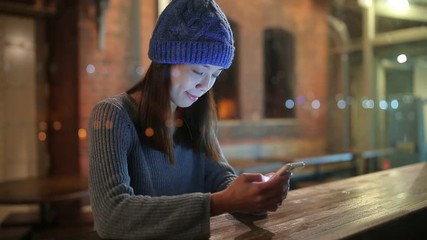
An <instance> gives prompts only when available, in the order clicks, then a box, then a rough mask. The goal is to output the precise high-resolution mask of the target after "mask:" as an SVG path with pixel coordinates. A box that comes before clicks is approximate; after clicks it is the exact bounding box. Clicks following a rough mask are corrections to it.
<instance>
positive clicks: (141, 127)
mask: <svg viewBox="0 0 427 240" xmlns="http://www.w3.org/2000/svg"><path fill="white" fill-rule="evenodd" d="M171 66H172V65H170V64H160V63H156V62H152V63H151V65H150V67H149V68H148V71H147V73H146V75H145V76H144V78H143V79H142V81H140V82H138V83H137V84H136V85H134V86H133V87H132V88H130V89H129V90H128V91H127V93H128V94H131V93H136V92H139V93H140V96H141V97H140V102H139V109H138V110H139V113H138V118H137V123H136V127H137V129H138V132H139V138H140V141H141V144H147V145H149V146H151V147H153V148H155V149H157V150H159V151H161V152H163V153H165V154H166V155H167V156H168V157H169V161H170V163H171V164H174V163H175V162H176V159H175V155H174V151H173V145H174V141H175V143H176V144H184V145H187V146H189V147H191V148H193V149H195V150H196V151H199V152H200V153H204V154H206V155H207V156H208V157H210V158H211V159H213V160H215V161H219V160H222V159H223V156H222V154H221V150H220V147H219V144H218V140H217V138H216V130H217V125H216V124H217V112H216V106H215V101H214V98H213V92H212V90H210V91H208V92H207V93H206V94H204V95H203V96H202V97H200V98H199V99H198V100H197V101H196V102H195V103H193V104H192V105H191V106H190V107H187V108H180V107H177V109H176V113H175V119H171V118H172V116H171V111H170V110H171V105H170V101H171V100H170V86H171V76H170V70H171ZM171 121H175V122H176V123H177V124H176V127H177V129H176V131H175V133H174V135H173V136H171V133H170V122H171Z"/></svg>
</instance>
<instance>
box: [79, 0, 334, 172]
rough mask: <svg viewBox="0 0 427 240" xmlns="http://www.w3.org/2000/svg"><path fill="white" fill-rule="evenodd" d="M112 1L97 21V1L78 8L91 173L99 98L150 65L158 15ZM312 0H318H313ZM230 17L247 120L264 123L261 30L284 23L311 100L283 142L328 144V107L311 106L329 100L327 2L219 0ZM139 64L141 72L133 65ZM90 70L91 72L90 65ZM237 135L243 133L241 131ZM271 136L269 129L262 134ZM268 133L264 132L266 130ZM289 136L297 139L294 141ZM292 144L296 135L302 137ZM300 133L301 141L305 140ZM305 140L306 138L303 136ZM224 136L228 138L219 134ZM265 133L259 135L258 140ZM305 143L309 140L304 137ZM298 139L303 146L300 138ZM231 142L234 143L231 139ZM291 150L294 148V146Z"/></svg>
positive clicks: (148, 2) (145, 4)
mask: <svg viewBox="0 0 427 240" xmlns="http://www.w3.org/2000/svg"><path fill="white" fill-rule="evenodd" d="M137 2H138V1H130V0H129V1H119V0H110V1H109V6H108V9H107V10H106V12H105V14H106V15H105V16H106V17H105V21H104V22H103V23H102V22H98V15H99V10H98V9H97V7H96V6H95V5H94V1H91V0H80V1H79V6H78V12H79V15H78V46H79V47H78V75H77V76H78V118H79V120H78V128H79V129H81V133H82V134H83V135H81V137H80V140H79V149H80V150H79V159H80V160H79V164H80V169H81V170H80V171H81V172H82V173H83V174H87V163H88V155H87V150H88V149H87V139H86V138H85V136H84V131H85V130H86V128H87V122H88V118H89V114H90V111H91V109H92V107H93V106H94V105H95V104H96V102H98V101H99V100H101V99H103V98H105V97H107V96H110V95H114V94H118V93H120V92H122V91H124V90H126V89H127V88H128V87H130V86H131V85H132V84H133V83H134V82H136V81H137V80H139V79H140V77H141V75H140V74H139V73H140V72H141V69H142V70H145V69H146V68H147V67H148V64H149V60H148V58H147V52H148V42H149V39H150V35H151V32H152V29H153V27H154V24H155V20H156V11H157V10H156V1H153V0H140V1H139V4H136V3H137ZM313 2H316V3H315V4H314V3H313ZM218 3H219V4H220V5H221V7H222V8H223V10H224V12H225V13H226V15H227V16H228V17H229V18H230V19H232V20H233V21H234V22H236V23H237V25H238V27H239V33H240V42H239V46H240V47H241V49H240V55H239V57H240V59H239V63H240V64H239V66H240V69H239V74H238V75H239V77H240V79H239V93H240V96H239V101H240V106H241V113H242V114H241V115H242V120H243V121H244V122H256V123H257V125H260V124H261V125H262V122H263V120H262V119H263V116H262V114H263V110H264V109H263V98H264V91H263V83H264V79H263V76H264V73H263V61H264V60H263V54H264V53H263V32H262V30H261V29H264V28H266V27H277V26H280V27H282V28H284V29H285V30H287V31H289V32H291V33H293V34H294V37H295V40H296V51H295V52H296V69H295V72H296V79H297V85H296V89H295V90H296V95H297V96H302V97H304V99H305V100H306V101H305V102H306V104H305V105H301V106H298V108H297V111H296V113H297V119H296V121H295V122H296V125H295V127H298V129H301V130H300V131H299V133H295V131H294V130H292V133H291V134H290V137H287V136H286V135H287V134H286V133H284V134H283V135H284V136H283V137H282V139H281V138H280V137H278V140H277V137H276V140H277V141H279V142H280V141H282V142H288V143H290V144H291V145H292V146H293V147H295V146H304V149H305V148H306V146H307V145H309V143H310V141H312V142H315V144H313V147H314V148H323V147H324V145H325V144H324V141H326V140H325V138H326V137H325V129H326V127H325V126H326V111H327V109H326V108H325V107H323V108H322V107H321V108H320V109H319V110H313V109H311V104H310V103H311V102H310V101H311V100H314V99H319V100H320V101H321V102H326V96H327V53H328V50H327V36H328V35H327V22H326V14H327V11H326V9H324V8H325V1H314V0H313V1H311V0H289V1H274V0H263V1H251V3H250V4H248V1H247V0H233V1H227V0H218ZM102 24H103V26H105V33H104V36H103V40H104V41H105V49H103V50H102V49H100V48H99V41H100V38H99V37H100V31H99V29H100V27H101V26H102ZM136 69H138V71H139V73H138V71H135V70H136ZM88 70H89V71H88ZM239 136H243V137H240V138H239V139H236V141H239V140H242V141H246V142H248V141H249V142H250V141H251V136H250V135H248V137H247V138H246V139H245V137H244V136H245V134H244V133H239ZM264 137H265V138H268V137H269V136H268V135H265V136H264ZM261 138H262V136H261ZM290 138H291V139H290ZM296 138H298V140H295V141H294V142H292V141H293V140H292V139H296ZM301 139H302V140H301ZM304 139H305V140H304ZM220 140H222V141H224V142H226V140H227V139H220ZM259 140H260V137H259V136H257V141H259ZM301 141H303V142H302V143H301ZM294 143H298V144H294ZM226 144H227V147H230V146H232V143H231V145H230V143H226ZM292 151H295V149H293V150H292Z"/></svg>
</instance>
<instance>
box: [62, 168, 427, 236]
mask: <svg viewBox="0 0 427 240" xmlns="http://www.w3.org/2000/svg"><path fill="white" fill-rule="evenodd" d="M426 223H427V163H418V164H413V165H408V166H404V167H400V168H395V169H391V170H387V171H380V172H376V173H371V174H366V175H362V176H358V177H352V178H348V179H344V180H339V181H335V182H329V183H325V184H320V185H316V186H311V187H307V188H301V189H298V190H293V191H290V192H289V194H288V198H287V199H286V200H285V201H284V204H283V205H282V206H281V207H280V208H279V209H278V211H277V212H274V213H269V215H268V216H267V217H266V218H256V217H250V216H248V215H234V216H232V215H231V214H222V215H219V216H216V217H213V218H212V219H211V238H210V239H219V240H228V239H245V240H246V239H257V240H259V239H293V240H295V239H304V240H309V239H316V240H319V239H320V240H322V239H325V240H333V239H352V240H354V239H363V240H368V239H405V240H408V239H425V238H426V236H427V225H426ZM67 239H68V240H76V239H79V240H81V239H85V240H89V239H100V238H99V236H98V235H97V234H96V232H95V231H92V232H89V233H85V234H80V235H77V236H74V237H72V238H67Z"/></svg>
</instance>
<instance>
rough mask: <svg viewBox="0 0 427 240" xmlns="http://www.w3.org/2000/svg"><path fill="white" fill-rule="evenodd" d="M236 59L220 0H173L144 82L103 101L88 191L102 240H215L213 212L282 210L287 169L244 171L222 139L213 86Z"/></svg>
mask: <svg viewBox="0 0 427 240" xmlns="http://www.w3.org/2000/svg"><path fill="white" fill-rule="evenodd" d="M233 55H234V43H233V35H232V32H231V29H230V25H229V24H228V21H227V19H226V18H225V15H224V14H223V12H222V11H221V10H220V8H219V6H218V5H217V4H216V3H215V2H214V1H213V0H173V1H172V2H171V4H170V5H169V6H168V7H167V8H166V9H165V10H164V11H163V13H162V14H161V16H160V17H159V20H158V22H157V25H156V28H155V30H154V32H153V36H152V39H151V41H150V49H149V57H150V59H151V60H152V63H151V65H150V67H149V69H148V71H147V73H146V75H145V76H144V79H143V80H142V81H141V82H139V83H138V84H137V85H135V86H134V87H132V88H131V89H130V90H128V91H127V92H125V93H122V94H119V95H117V96H113V97H109V98H107V99H105V100H103V101H102V102H100V103H98V104H97V105H96V106H95V107H94V109H93V112H92V116H91V119H90V122H89V145H90V165H89V191H90V200H91V205H92V209H93V214H94V219H95V227H96V230H97V232H98V234H99V235H100V236H101V237H103V238H113V239H146V238H150V239H152V238H156V239H167V238H173V239H194V238H208V237H209V234H210V229H209V219H210V217H211V216H214V215H218V214H221V213H226V212H230V213H232V212H254V213H258V212H266V211H275V210H276V209H277V207H278V206H279V205H280V204H281V203H282V201H283V198H284V196H286V193H287V191H288V190H287V187H286V186H287V183H288V179H289V174H288V175H284V176H278V175H272V177H271V179H270V180H269V181H263V180H262V175H261V174H242V175H240V176H236V175H235V173H234V171H233V169H232V168H231V167H230V165H229V164H228V163H227V161H226V159H225V157H224V156H223V154H222V152H221V148H220V146H219V143H218V140H217V138H216V135H215V126H216V125H215V124H216V112H215V104H214V102H213V97H212V92H211V91H209V90H210V89H211V88H212V86H213V85H214V83H215V80H216V78H217V77H218V75H219V74H220V73H221V71H222V70H223V69H226V68H228V67H229V66H230V65H231V62H232V59H233Z"/></svg>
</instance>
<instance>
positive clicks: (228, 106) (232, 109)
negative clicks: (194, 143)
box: [218, 99, 236, 119]
mask: <svg viewBox="0 0 427 240" xmlns="http://www.w3.org/2000/svg"><path fill="white" fill-rule="evenodd" d="M235 113H236V102H235V101H233V100H231V99H221V100H220V101H219V102H218V115H219V118H220V119H231V118H233V117H234V115H235Z"/></svg>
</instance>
